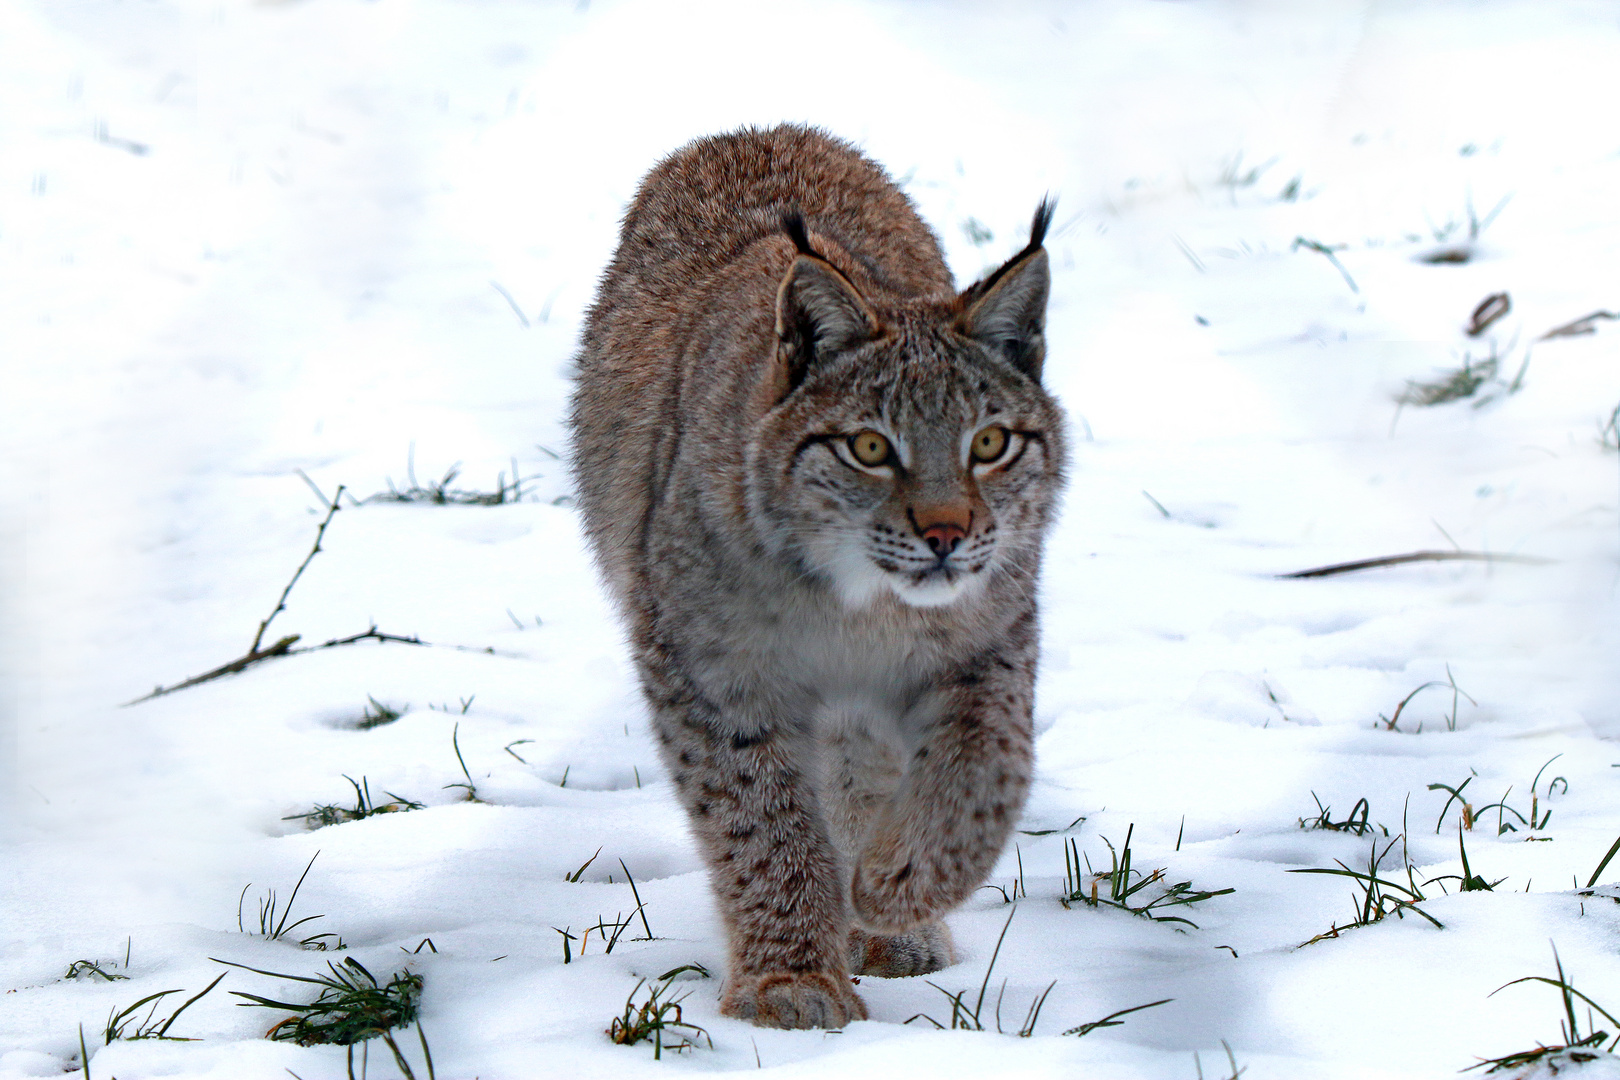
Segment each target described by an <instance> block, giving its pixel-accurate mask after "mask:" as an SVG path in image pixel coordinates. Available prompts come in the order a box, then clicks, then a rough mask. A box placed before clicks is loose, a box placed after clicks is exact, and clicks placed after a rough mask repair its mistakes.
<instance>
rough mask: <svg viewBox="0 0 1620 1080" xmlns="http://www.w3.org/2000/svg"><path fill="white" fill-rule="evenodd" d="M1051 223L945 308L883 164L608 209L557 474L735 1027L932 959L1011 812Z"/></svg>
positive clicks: (1024, 709) (834, 1018) (753, 153)
mask: <svg viewBox="0 0 1620 1080" xmlns="http://www.w3.org/2000/svg"><path fill="white" fill-rule="evenodd" d="M1051 214H1052V211H1051V207H1050V205H1049V204H1048V203H1046V202H1043V203H1042V204H1041V206H1040V208H1039V209H1038V210H1037V211H1036V214H1035V218H1034V224H1033V226H1032V229H1031V235H1030V240H1029V244H1028V245H1027V246H1026V247H1025V248H1024V249H1023V250H1022V251H1020V252H1018V253H1017V254H1016V255H1015V256H1014V257H1013V258H1012V259H1011V260H1010V261H1009V262H1007V263H1006V264H1005V265H1004V266H1002V267H1001V268H1000V269H998V270H996V271H995V272H994V273H992V274H990V275H988V276H987V277H985V278H984V279H982V280H981V281H979V282H978V283H976V284H974V285H972V286H970V287H969V288H968V289H966V290H965V291H963V292H961V293H958V292H957V291H956V289H955V287H954V285H953V283H952V280H951V276H950V272H949V271H948V270H947V269H946V267H945V262H944V259H943V257H942V255H941V252H940V248H939V244H938V242H937V241H936V239H935V237H934V235H933V234H932V233H931V232H930V231H929V229H928V227H927V226H926V225H924V224H923V223H922V221H921V220H920V219H919V218H918V216H917V214H916V212H915V210H914V209H913V207H912V205H911V202H910V200H909V199H908V198H907V197H906V196H905V195H904V194H903V193H902V192H901V191H900V190H899V189H898V188H897V187H896V186H895V184H894V183H893V182H892V181H891V180H890V179H889V178H888V176H887V175H886V174H885V173H884V172H883V170H882V169H881V168H880V167H878V166H877V165H875V164H874V163H873V162H871V161H869V160H868V159H866V158H865V157H863V156H862V155H861V154H860V153H859V152H858V151H856V150H855V149H854V148H853V147H852V146H850V145H849V144H847V143H844V142H841V141H839V140H837V139H835V138H832V137H831V136H829V135H827V134H826V133H824V132H821V131H817V130H814V129H810V128H803V127H796V126H783V127H778V128H775V129H773V130H769V131H760V130H743V131H739V132H735V133H732V134H728V135H719V136H714V137H710V138H705V139H699V140H697V141H696V142H693V143H691V144H689V145H687V146H686V147H684V148H682V149H681V150H678V151H677V152H676V153H675V154H673V155H672V156H671V157H669V158H667V159H666V160H664V161H663V162H662V163H660V164H659V165H658V166H657V167H656V168H654V169H653V170H652V172H651V173H650V174H648V176H647V177H646V178H645V180H643V182H642V184H641V187H640V189H639V190H638V192H637V194H636V197H635V199H634V201H633V202H632V203H631V205H630V208H629V210H628V211H627V212H626V214H625V218H624V222H623V226H622V230H621V233H620V240H619V247H618V250H617V252H616V254H615V255H614V257H613V261H612V262H611V263H610V264H609V266H608V268H607V270H606V272H605V274H604V276H603V278H602V281H601V285H600V290H599V292H598V293H597V297H596V302H595V305H594V306H593V307H592V309H591V311H590V313H589V316H588V319H587V322H586V326H585V329H584V334H583V342H582V345H581V349H580V354H579V357H578V373H577V379H578V381H577V385H576V388H575V392H574V396H573V401H572V425H573V433H574V468H575V474H576V475H575V479H576V484H577V491H578V500H579V506H580V508H581V510H582V512H583V517H584V525H585V531H586V535H587V536H588V537H589V539H590V543H591V545H592V547H593V549H594V553H595V555H596V558H597V560H598V563H599V565H600V567H601V569H602V571H603V574H604V577H605V578H606V581H607V584H608V586H609V589H610V590H611V592H612V594H613V596H614V599H615V600H616V601H617V603H618V606H619V608H620V609H621V611H622V614H623V617H624V619H625V621H626V623H627V624H628V630H629V637H630V643H631V648H632V651H633V655H634V657H635V663H636V668H637V672H638V674H639V676H640V680H641V685H642V689H643V692H644V694H645V696H646V700H647V704H648V707H649V709H650V712H651V718H652V728H653V731H654V734H655V735H656V737H657V739H658V742H659V746H660V751H661V753H662V756H663V759H664V761H665V762H666V764H667V765H668V767H669V770H670V773H671V775H672V776H673V778H674V782H675V788H676V791H677V793H678V795H679V798H680V801H681V803H682V805H683V806H684V808H685V810H686V812H687V814H688V816H689V819H690V823H691V827H692V831H693V832H694V834H695V835H696V838H697V841H698V845H699V848H700V850H701V852H702V855H703V858H704V861H705V862H706V864H707V866H708V872H709V879H710V884H711V886H712V888H713V891H714V894H715V897H716V900H717V904H718V907H719V910H720V914H721V916H722V918H723V921H724V925H725V929H726V934H727V940H728V948H729V967H728V971H727V977H726V981H725V984H724V990H723V993H722V997H721V1011H722V1012H723V1013H724V1014H725V1015H728V1016H733V1017H740V1018H744V1019H748V1020H752V1021H753V1022H754V1023H756V1024H759V1025H764V1026H771V1027H784V1028H805V1027H841V1026H843V1025H844V1024H845V1023H847V1022H849V1021H852V1020H860V1019H864V1018H865V1017H866V1007H865V1005H864V1004H863V1003H862V1001H861V999H860V997H859V996H857V994H856V993H855V990H854V988H853V987H852V986H851V978H850V976H851V975H852V974H867V975H878V976H903V975H914V974H921V973H924V972H928V971H934V970H937V969H938V968H940V967H943V966H946V965H948V964H950V963H953V962H954V956H953V950H952V945H951V939H950V935H949V933H948V932H947V930H946V928H945V925H944V923H943V922H941V921H940V920H941V917H942V916H943V915H944V914H945V913H946V912H948V911H949V910H950V909H951V908H953V907H955V906H956V905H958V904H960V903H961V902H962V901H963V900H964V899H965V898H967V897H968V896H969V895H970V894H971V893H972V892H973V891H974V889H975V888H977V887H978V886H979V885H980V884H982V883H983V881H984V879H985V878H986V877H987V876H988V875H989V873H990V871H991V870H992V869H993V867H994V865H995V862H996V860H997V858H998V857H999V854H1000V852H1001V850H1002V847H1003V846H1004V844H1005V843H1006V840H1007V837H1008V834H1009V832H1010V830H1011V829H1012V828H1013V825H1014V823H1015V821H1016V819H1017V817H1018V815H1019V812H1020V809H1021V808H1022V806H1023V802H1024V797H1025V793H1026V789H1027V787H1028V784H1029V777H1030V771H1031V768H1032V765H1033V748H1032V731H1031V701H1032V695H1033V686H1034V679H1035V662H1036V649H1037V640H1036V639H1037V632H1036V610H1035V592H1036V579H1037V576H1038V574H1039V570H1040V561H1041V549H1042V543H1043V536H1044V534H1045V531H1046V528H1047V525H1048V523H1049V521H1050V520H1051V518H1052V515H1053V509H1054V504H1055V500H1056V498H1057V495H1058V492H1059V490H1060V489H1061V486H1062V482H1063V462H1064V423H1063V416H1062V413H1061V411H1060V410H1059V408H1058V406H1057V404H1056V403H1055V402H1054V401H1053V400H1052V398H1051V397H1049V396H1048V395H1047V393H1046V392H1045V391H1044V390H1043V389H1042V387H1041V382H1040V379H1041V366H1042V361H1043V359H1044V356H1045V344H1044V338H1043V332H1044V326H1045V312H1046V301H1047V292H1048V280H1049V279H1048V267H1047V256H1046V251H1045V249H1044V248H1043V247H1042V243H1043V239H1044V236H1045V233H1046V230H1047V227H1048V225H1049V223H1050V221H1051Z"/></svg>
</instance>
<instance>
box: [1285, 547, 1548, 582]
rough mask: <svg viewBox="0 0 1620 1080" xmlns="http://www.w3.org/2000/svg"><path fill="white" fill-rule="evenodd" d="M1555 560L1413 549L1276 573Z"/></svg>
mask: <svg viewBox="0 0 1620 1080" xmlns="http://www.w3.org/2000/svg"><path fill="white" fill-rule="evenodd" d="M1555 561H1556V560H1554V559H1541V558H1537V557H1535V556H1534V555H1493V554H1491V553H1490V552H1486V551H1412V552H1408V553H1407V554H1405V555H1381V556H1379V557H1378V558H1376V559H1357V560H1356V561H1355V562H1347V563H1334V564H1333V565H1332V566H1317V567H1313V568H1311V569H1309V570H1295V571H1294V572H1293V573H1290V574H1278V575H1277V577H1278V578H1280V579H1288V578H1320V577H1332V576H1333V575H1335V574H1354V573H1356V572H1357V571H1360V570H1376V569H1378V568H1380V567H1384V566H1403V565H1405V564H1406V563H1417V562H1482V563H1517V564H1519V565H1520V566H1551V565H1552V564H1553V563H1554V562H1555Z"/></svg>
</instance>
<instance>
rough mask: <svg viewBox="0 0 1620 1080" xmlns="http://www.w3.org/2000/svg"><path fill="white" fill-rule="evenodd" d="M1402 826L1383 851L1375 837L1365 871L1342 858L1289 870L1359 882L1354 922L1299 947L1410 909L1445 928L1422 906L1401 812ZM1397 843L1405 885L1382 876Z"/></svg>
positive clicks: (1402, 916) (1398, 914)
mask: <svg viewBox="0 0 1620 1080" xmlns="http://www.w3.org/2000/svg"><path fill="white" fill-rule="evenodd" d="M1401 828H1402V832H1401V833H1400V835H1398V836H1396V837H1395V838H1394V839H1392V840H1390V842H1389V843H1388V844H1386V845H1384V848H1383V850H1382V851H1380V850H1379V849H1378V838H1377V837H1374V838H1373V842H1372V850H1371V851H1370V852H1368V854H1367V869H1366V870H1365V871H1361V870H1352V869H1350V867H1348V866H1346V865H1345V864H1344V863H1343V862H1340V861H1339V860H1338V859H1334V860H1333V861H1334V862H1336V863H1338V869H1334V868H1333V867H1329V866H1323V867H1311V868H1309V869H1302V870H1290V871H1288V872H1289V873H1290V874H1332V875H1334V876H1335V877H1345V878H1349V879H1350V880H1352V881H1354V882H1355V883H1356V887H1357V889H1358V890H1359V891H1360V899H1359V900H1357V902H1356V910H1355V916H1354V918H1352V919H1351V921H1350V922H1348V923H1346V924H1345V925H1344V926H1340V925H1339V924H1338V923H1334V924H1333V925H1332V926H1330V927H1329V928H1328V929H1327V930H1326V931H1325V932H1323V933H1320V934H1317V935H1316V936H1315V937H1313V938H1311V939H1310V940H1309V941H1306V942H1304V943H1302V944H1301V945H1300V946H1299V948H1302V949H1303V948H1304V947H1305V946H1306V945H1314V944H1315V943H1316V942H1318V941H1323V940H1326V939H1328V938H1337V937H1338V936H1339V934H1340V933H1341V932H1343V931H1345V930H1350V929H1354V928H1355V927H1358V926H1370V925H1372V924H1373V923H1376V922H1382V921H1383V920H1384V919H1386V918H1388V917H1389V916H1391V915H1394V916H1395V917H1396V918H1398V919H1404V918H1406V914H1407V912H1411V913H1412V914H1414V915H1417V916H1420V917H1422V918H1424V919H1427V920H1428V921H1429V922H1431V923H1433V924H1434V927H1435V929H1437V930H1443V929H1445V924H1444V923H1442V922H1441V921H1440V920H1439V919H1436V918H1435V917H1434V916H1433V915H1430V914H1429V913H1428V912H1427V911H1424V910H1423V909H1422V908H1420V907H1418V905H1419V904H1421V903H1423V901H1425V900H1427V899H1428V897H1426V896H1425V895H1424V894H1423V886H1422V885H1421V884H1419V882H1418V880H1417V868H1416V867H1415V866H1413V865H1412V860H1411V857H1410V855H1409V854H1408V853H1407V849H1406V832H1405V828H1406V815H1405V814H1404V813H1403V814H1402V815H1401ZM1396 843H1399V844H1400V845H1401V862H1402V863H1403V864H1404V865H1405V866H1406V884H1405V885H1401V884H1398V883H1397V882H1393V881H1389V880H1387V879H1385V878H1382V877H1379V876H1378V875H1379V873H1380V871H1381V868H1382V866H1383V862H1384V859H1385V858H1387V857H1388V856H1389V853H1390V851H1391V850H1393V849H1394V847H1395V845H1396Z"/></svg>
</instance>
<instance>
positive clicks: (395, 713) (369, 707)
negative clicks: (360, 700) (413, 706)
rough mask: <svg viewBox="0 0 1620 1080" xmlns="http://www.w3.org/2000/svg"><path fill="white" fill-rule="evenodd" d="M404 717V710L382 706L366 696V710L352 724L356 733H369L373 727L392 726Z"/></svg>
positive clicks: (369, 696) (368, 695)
mask: <svg viewBox="0 0 1620 1080" xmlns="http://www.w3.org/2000/svg"><path fill="white" fill-rule="evenodd" d="M404 715H405V710H404V709H396V708H394V707H393V706H392V705H384V704H383V703H382V702H380V701H378V700H377V699H376V698H374V697H372V696H371V695H370V694H367V695H366V708H365V711H364V712H362V713H361V714H360V719H358V720H356V721H355V722H354V726H355V729H356V730H357V731H370V730H371V729H372V728H374V727H382V726H383V725H384V724H392V723H393V722H394V721H395V720H398V719H399V718H400V717H402V716H404Z"/></svg>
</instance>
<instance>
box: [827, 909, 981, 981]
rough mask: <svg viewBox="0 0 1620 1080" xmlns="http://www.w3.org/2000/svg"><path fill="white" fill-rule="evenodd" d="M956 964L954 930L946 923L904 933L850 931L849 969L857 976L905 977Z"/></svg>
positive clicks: (919, 927)
mask: <svg viewBox="0 0 1620 1080" xmlns="http://www.w3.org/2000/svg"><path fill="white" fill-rule="evenodd" d="M954 963H956V949H955V947H954V946H952V944H951V932H950V930H948V929H946V927H945V924H944V923H942V922H930V923H923V924H922V925H921V926H918V927H914V928H913V929H911V930H910V931H908V932H906V933H904V934H895V935H892V936H890V935H887V934H869V933H867V932H866V931H865V930H851V931H850V932H849V969H850V970H851V971H853V972H854V973H855V974H857V975H876V976H877V977H879V978H881V979H903V978H905V977H907V976H908V975H927V974H928V973H929V972H931V971H938V970H939V969H940V968H945V967H950V966H951V965H952V964H954Z"/></svg>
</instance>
